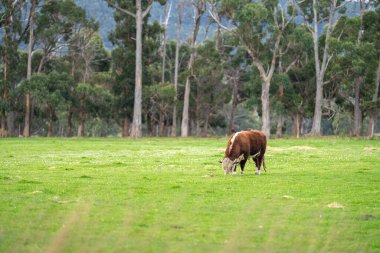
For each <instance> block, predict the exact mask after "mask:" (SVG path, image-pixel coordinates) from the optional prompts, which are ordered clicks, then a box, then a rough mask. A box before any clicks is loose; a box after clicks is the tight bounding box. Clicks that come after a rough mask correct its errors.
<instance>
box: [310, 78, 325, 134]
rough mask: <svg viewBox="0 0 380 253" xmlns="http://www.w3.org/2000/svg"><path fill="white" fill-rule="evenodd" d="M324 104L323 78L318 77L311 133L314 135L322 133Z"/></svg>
mask: <svg viewBox="0 0 380 253" xmlns="http://www.w3.org/2000/svg"><path fill="white" fill-rule="evenodd" d="M322 104H323V80H321V79H320V78H317V91H316V95H315V106H314V117H313V125H312V128H311V132H310V134H311V135H313V136H320V135H321V124H322Z"/></svg>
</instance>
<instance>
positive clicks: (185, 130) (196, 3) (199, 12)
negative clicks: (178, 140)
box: [181, 0, 206, 137]
mask: <svg viewBox="0 0 380 253" xmlns="http://www.w3.org/2000/svg"><path fill="white" fill-rule="evenodd" d="M192 5H193V8H194V16H193V22H194V23H193V25H194V27H193V34H192V37H191V42H190V43H191V48H192V49H193V51H192V52H191V54H190V59H189V62H188V64H187V71H188V76H187V78H186V84H185V94H184V98H183V110H182V122H181V136H182V137H186V136H188V134H189V104H190V89H191V87H190V82H191V80H190V79H191V76H192V73H191V72H192V68H193V64H194V58H195V50H194V48H195V44H196V41H197V37H198V32H199V27H200V24H201V18H202V16H203V14H204V13H205V11H206V1H205V0H193V1H192Z"/></svg>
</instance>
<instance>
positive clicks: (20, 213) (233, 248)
mask: <svg viewBox="0 0 380 253" xmlns="http://www.w3.org/2000/svg"><path fill="white" fill-rule="evenodd" d="M226 143H227V139H226V138H209V139H193V138H188V139H180V138H178V139H173V138H145V139H141V140H130V139H0V252H7V253H8V252H192V253H194V252H380V141H379V140H374V141H369V140H357V139H339V138H323V139H300V140H294V139H282V140H270V141H269V148H268V151H267V156H266V164H267V167H268V172H267V173H264V172H263V173H262V175H260V176H255V175H254V164H253V162H252V161H250V162H249V163H248V164H247V166H246V169H245V171H246V174H245V175H243V176H241V175H240V174H238V175H233V176H231V175H229V176H225V175H224V174H223V171H222V169H221V166H220V164H219V163H218V160H219V159H221V158H222V157H223V153H224V149H225V145H226Z"/></svg>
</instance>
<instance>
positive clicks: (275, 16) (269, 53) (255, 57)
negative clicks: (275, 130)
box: [210, 0, 294, 137]
mask: <svg viewBox="0 0 380 253" xmlns="http://www.w3.org/2000/svg"><path fill="white" fill-rule="evenodd" d="M211 6H212V8H218V13H219V14H220V15H221V16H223V17H226V18H227V19H228V20H229V21H230V22H231V23H232V24H233V25H234V29H233V31H234V32H235V34H236V36H237V37H238V38H239V40H240V43H241V46H243V47H244V48H245V49H246V50H247V52H248V54H249V56H250V57H251V60H252V64H253V66H255V68H256V69H257V71H258V73H259V76H260V79H261V83H262V84H261V109H262V130H263V131H264V132H265V134H266V135H267V136H268V137H269V136H270V98H269V89H270V84H271V80H272V77H273V74H274V72H275V69H276V64H277V59H278V53H279V49H280V43H281V40H282V38H283V35H284V32H285V31H286V29H287V27H288V25H289V24H290V23H291V22H292V15H293V14H294V8H293V6H292V5H291V4H288V5H287V7H289V8H288V9H289V11H290V12H289V13H285V10H284V8H283V7H282V5H281V4H280V3H279V1H275V0H274V1H248V0H238V1H232V0H225V1H221V2H220V4H219V3H212V4H211ZM214 13H215V12H212V11H210V14H211V16H212V18H213V19H214V20H215V21H216V22H217V23H218V24H219V25H220V26H222V27H225V26H224V25H223V24H221V22H220V20H219V19H218V18H217V17H216V15H214ZM227 29H229V28H227Z"/></svg>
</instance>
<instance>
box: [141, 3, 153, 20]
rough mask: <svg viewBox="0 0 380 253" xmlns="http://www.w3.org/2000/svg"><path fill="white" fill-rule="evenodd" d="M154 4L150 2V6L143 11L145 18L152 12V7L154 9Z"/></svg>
mask: <svg viewBox="0 0 380 253" xmlns="http://www.w3.org/2000/svg"><path fill="white" fill-rule="evenodd" d="M152 6H153V4H150V5H149V6H148V8H146V10H145V11H144V12H143V13H142V17H143V18H145V16H146V15H148V13H149V12H150V9H152Z"/></svg>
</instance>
